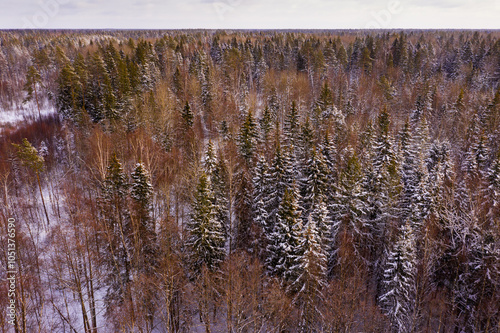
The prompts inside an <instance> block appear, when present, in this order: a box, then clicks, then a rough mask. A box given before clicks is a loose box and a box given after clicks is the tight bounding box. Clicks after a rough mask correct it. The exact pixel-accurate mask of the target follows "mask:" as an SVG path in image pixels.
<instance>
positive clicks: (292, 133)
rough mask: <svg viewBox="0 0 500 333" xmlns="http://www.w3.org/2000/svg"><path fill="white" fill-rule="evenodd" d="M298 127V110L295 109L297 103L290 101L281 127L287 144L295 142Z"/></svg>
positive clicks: (291, 144)
mask: <svg viewBox="0 0 500 333" xmlns="http://www.w3.org/2000/svg"><path fill="white" fill-rule="evenodd" d="M299 128H300V124H299V110H298V109H297V103H295V101H292V105H291V106H290V109H289V111H288V113H287V114H286V118H285V121H284V128H283V134H284V135H285V139H286V142H287V144H288V145H290V146H294V145H295V144H296V143H297V139H298V135H299Z"/></svg>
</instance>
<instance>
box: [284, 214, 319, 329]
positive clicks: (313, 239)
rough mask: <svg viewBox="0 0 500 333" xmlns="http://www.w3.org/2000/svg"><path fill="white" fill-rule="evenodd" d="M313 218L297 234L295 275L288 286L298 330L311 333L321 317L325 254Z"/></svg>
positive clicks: (293, 268)
mask: <svg viewBox="0 0 500 333" xmlns="http://www.w3.org/2000/svg"><path fill="white" fill-rule="evenodd" d="M318 229H319V228H318V226H317V224H316V221H315V219H314V218H311V219H310V220H309V222H308V224H307V227H306V229H305V230H304V231H303V232H302V233H301V237H300V240H299V244H298V247H297V253H298V258H297V264H296V266H295V267H292V270H293V271H295V272H294V273H293V276H296V279H295V281H293V282H292V283H291V284H290V286H289V287H288V292H289V293H291V294H292V295H293V299H294V302H295V304H296V305H297V307H298V309H299V331H301V332H311V331H312V330H313V329H314V327H318V326H319V324H320V322H319V320H320V318H321V317H322V314H321V310H320V305H321V302H322V301H323V290H324V288H325V287H326V273H327V256H328V254H327V251H325V248H324V246H323V242H322V239H321V235H320V232H319V230H318Z"/></svg>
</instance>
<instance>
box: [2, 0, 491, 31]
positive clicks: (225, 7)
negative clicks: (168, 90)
mask: <svg viewBox="0 0 500 333" xmlns="http://www.w3.org/2000/svg"><path fill="white" fill-rule="evenodd" d="M55 1H57V2H59V3H60V6H59V8H58V10H57V13H56V14H55V15H49V16H50V17H49V19H48V20H46V21H47V22H46V24H45V26H44V27H45V28H153V29H162V28H209V29H212V28H251V29H259V28H263V29H272V28H307V29H309V28H311V29H312V28H319V29H335V28H364V27H366V26H367V24H368V23H370V22H372V21H373V20H374V19H375V17H376V15H377V14H378V13H385V12H384V11H386V10H387V9H388V6H390V3H391V2H393V1H399V2H400V5H401V8H403V10H402V11H401V12H400V13H397V15H396V14H394V15H391V17H390V18H389V19H385V20H384V21H383V22H385V23H386V24H385V26H383V27H384V28H461V27H463V28H490V29H491V28H500V26H499V25H498V23H497V21H498V19H497V17H498V16H500V5H499V3H500V0H479V1H474V0H354V1H341V0H184V1H181V0H175V1H174V0H108V1H106V2H104V1H100V0H18V1H17V2H16V3H14V1H9V2H7V3H5V4H2V11H1V12H0V28H21V27H22V24H23V22H24V21H25V20H26V19H30V18H32V17H33V16H35V15H39V14H40V13H41V14H43V13H44V7H43V5H44V4H47V3H53V2H55Z"/></svg>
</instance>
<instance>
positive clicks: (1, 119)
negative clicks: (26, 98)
mask: <svg viewBox="0 0 500 333" xmlns="http://www.w3.org/2000/svg"><path fill="white" fill-rule="evenodd" d="M41 104H42V105H40V114H41V115H42V117H43V116H48V115H51V114H54V113H56V110H55V108H54V107H53V106H48V105H47V104H46V103H41ZM37 118H38V109H37V107H36V104H35V103H32V102H29V103H25V104H23V105H20V106H18V107H17V108H15V109H11V110H6V109H2V108H0V132H1V131H2V129H3V128H6V127H16V125H17V124H19V123H21V122H25V123H29V122H33V121H35V120H36V119H37Z"/></svg>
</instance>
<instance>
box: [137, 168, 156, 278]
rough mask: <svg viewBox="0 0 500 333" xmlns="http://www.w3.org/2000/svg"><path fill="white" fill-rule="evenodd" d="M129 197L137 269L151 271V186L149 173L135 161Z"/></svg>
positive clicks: (153, 260)
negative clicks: (135, 245)
mask: <svg viewBox="0 0 500 333" xmlns="http://www.w3.org/2000/svg"><path fill="white" fill-rule="evenodd" d="M131 178H132V182H131V189H130V197H131V198H132V207H133V214H132V217H133V222H134V223H133V224H134V229H135V231H134V235H136V239H135V241H136V242H137V243H138V246H137V249H138V252H137V253H136V259H137V260H138V264H139V270H142V271H143V272H151V271H152V269H153V268H154V266H155V265H156V255H157V249H156V228H155V222H154V220H153V218H152V216H151V210H152V196H153V186H152V185H151V180H150V176H149V173H148V172H147V171H146V169H145V168H144V165H143V164H142V163H137V164H136V166H135V169H134V171H133V172H132V174H131Z"/></svg>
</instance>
